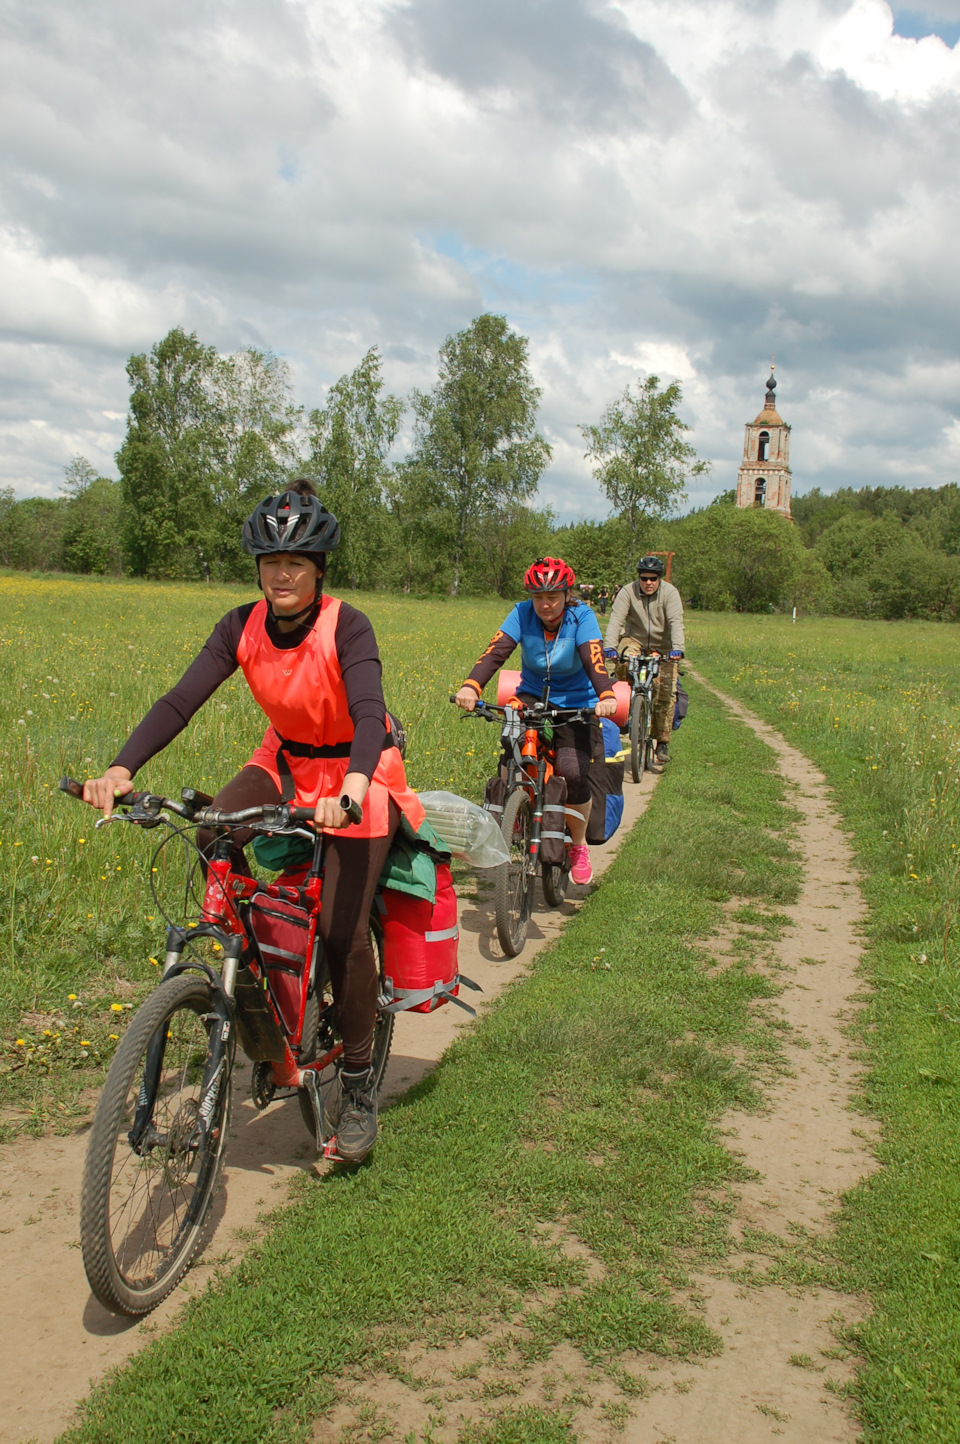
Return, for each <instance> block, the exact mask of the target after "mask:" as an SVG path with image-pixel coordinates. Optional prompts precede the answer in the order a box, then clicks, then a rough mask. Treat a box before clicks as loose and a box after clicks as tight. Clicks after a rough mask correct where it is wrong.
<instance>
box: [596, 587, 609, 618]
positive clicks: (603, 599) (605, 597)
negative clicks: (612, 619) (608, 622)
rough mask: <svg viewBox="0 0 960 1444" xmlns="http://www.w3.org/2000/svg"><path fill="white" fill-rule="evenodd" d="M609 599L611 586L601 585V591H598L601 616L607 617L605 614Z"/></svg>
mask: <svg viewBox="0 0 960 1444" xmlns="http://www.w3.org/2000/svg"><path fill="white" fill-rule="evenodd" d="M609 600H610V589H609V587H601V588H600V590H599V592H597V601H598V602H599V603H600V615H601V617H605V616H606V615H607V603H608V602H609Z"/></svg>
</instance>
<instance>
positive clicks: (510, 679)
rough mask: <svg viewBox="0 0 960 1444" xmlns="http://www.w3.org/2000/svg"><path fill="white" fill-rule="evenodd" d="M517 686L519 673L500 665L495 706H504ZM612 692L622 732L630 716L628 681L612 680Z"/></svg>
mask: <svg viewBox="0 0 960 1444" xmlns="http://www.w3.org/2000/svg"><path fill="white" fill-rule="evenodd" d="M519 686H520V673H519V672H518V671H517V672H514V671H511V670H510V669H509V668H507V667H501V668H500V672H499V675H498V677H497V706H498V707H506V705H507V703H508V702H509V701H510V698H511V697H515V696H516V695H517V688H518V687H519ZM613 692H614V696H615V697H616V699H617V710H616V712H615V713H614V714H613V720H614V722H616V724H617V726H618V727H619V728H620V731H621V732H622V731H623V729H624V727H626V725H627V718H628V717H629V716H630V683H629V682H614V684H613Z"/></svg>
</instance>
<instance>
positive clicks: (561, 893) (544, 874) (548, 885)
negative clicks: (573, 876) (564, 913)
mask: <svg viewBox="0 0 960 1444" xmlns="http://www.w3.org/2000/svg"><path fill="white" fill-rule="evenodd" d="M540 878H541V881H542V883H543V896H544V898H545V899H546V903H547V906H548V907H551V908H558V907H560V906H561V904H562V903H563V902H564V901H565V899H566V896H567V887H568V886H569V883H570V859H569V854H568V856H567V860H566V862H565V863H563V864H561V865H560V866H553V865H551V864H549V863H548V864H541V870H540Z"/></svg>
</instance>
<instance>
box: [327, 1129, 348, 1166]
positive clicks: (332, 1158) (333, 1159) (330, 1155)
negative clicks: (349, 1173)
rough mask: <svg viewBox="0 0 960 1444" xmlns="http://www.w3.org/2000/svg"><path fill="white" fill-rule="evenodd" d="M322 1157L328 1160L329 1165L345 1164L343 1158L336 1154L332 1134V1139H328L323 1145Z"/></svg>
mask: <svg viewBox="0 0 960 1444" xmlns="http://www.w3.org/2000/svg"><path fill="white" fill-rule="evenodd" d="M323 1156H324V1158H325V1159H328V1160H329V1162H330V1163H346V1161H347V1160H346V1159H345V1158H341V1157H340V1154H339V1153H338V1152H337V1135H336V1134H334V1135H333V1137H332V1138H328V1139H327V1141H326V1143H325V1144H324V1145H323Z"/></svg>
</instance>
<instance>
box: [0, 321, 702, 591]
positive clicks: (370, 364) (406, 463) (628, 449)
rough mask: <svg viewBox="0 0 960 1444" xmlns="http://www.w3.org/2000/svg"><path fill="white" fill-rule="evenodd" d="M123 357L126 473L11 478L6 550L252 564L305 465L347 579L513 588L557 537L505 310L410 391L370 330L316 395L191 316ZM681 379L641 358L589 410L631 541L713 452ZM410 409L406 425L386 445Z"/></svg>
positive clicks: (3, 496)
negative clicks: (705, 450)
mask: <svg viewBox="0 0 960 1444" xmlns="http://www.w3.org/2000/svg"><path fill="white" fill-rule="evenodd" d="M127 376H128V379H129V381H130V407H129V414H128V418H127V431H126V436H125V438H124V442H123V445H122V446H121V448H120V450H119V451H118V452H117V456H116V461H117V469H118V471H119V473H120V476H119V480H118V481H111V480H109V479H108V478H105V477H101V476H98V475H97V473H96V471H95V469H94V468H93V467H92V466H91V465H90V463H89V462H88V461H87V460H86V459H85V458H83V457H80V456H78V457H74V459H73V460H72V462H71V463H70V465H69V466H68V467H67V468H66V472H65V482H64V487H63V494H62V495H61V496H60V497H58V498H56V499H54V500H49V499H44V498H36V497H34V498H29V499H27V500H24V501H19V502H18V501H16V500H15V499H14V497H13V493H12V491H9V490H7V491H6V492H0V564H3V565H6V566H13V567H21V568H28V569H39V570H56V569H65V570H67V571H75V572H87V573H99V574H113V575H121V574H124V573H125V574H129V575H133V576H138V577H150V578H157V579H161V578H185V579H192V580H206V581H241V580H247V579H249V577H250V575H251V569H250V563H249V559H248V558H247V557H246V556H245V555H244V553H243V551H242V549H241V546H240V532H241V527H242V523H243V520H244V518H245V517H246V516H247V515H248V514H249V512H250V511H251V510H252V509H253V507H254V506H255V505H256V503H257V502H258V501H260V500H261V499H262V498H263V497H264V496H265V495H269V494H271V493H276V492H278V491H281V490H282V489H283V487H284V486H285V485H286V484H287V482H288V481H289V480H290V479H291V478H292V477H294V476H296V475H299V474H306V475H309V476H311V477H313V478H314V479H315V482H316V485H317V489H318V491H319V493H320V495H321V497H322V498H323V500H324V502H325V503H326V505H327V506H328V507H329V508H330V510H331V511H333V512H334V513H335V514H336V515H337V517H338V518H339V520H340V523H341V526H342V531H343V541H342V543H341V546H340V547H339V549H338V550H337V552H336V553H334V554H333V556H332V557H331V563H330V579H331V583H332V584H333V585H335V586H339V587H340V588H364V589H376V588H386V589H390V590H402V591H406V592H424V593H426V592H440V593H444V592H445V593H448V594H450V595H453V596H456V595H458V594H461V593H464V592H466V593H477V592H490V591H493V592H497V593H499V594H501V595H503V596H510V595H515V594H516V593H517V591H518V590H519V588H520V585H521V582H522V578H523V572H524V570H525V568H526V567H527V566H528V565H529V562H530V559H531V558H532V557H535V556H537V555H541V554H543V553H544V552H546V551H549V550H550V547H551V545H552V544H553V543H552V537H553V535H554V532H555V529H556V528H555V519H554V517H553V515H552V514H551V512H550V510H549V509H546V508H539V509H538V508H537V506H536V493H537V485H538V482H539V479H540V477H541V475H542V473H543V470H544V468H545V467H546V466H547V464H548V462H549V460H550V455H551V451H550V446H549V445H548V443H547V442H546V440H545V439H544V437H543V436H542V435H541V434H540V432H539V431H538V430H537V408H538V404H539V400H540V395H541V393H540V389H539V387H538V386H537V385H536V384H535V382H534V380H533V377H532V375H531V372H530V366H529V360H528V342H527V339H526V338H525V337H524V336H521V335H519V334H518V333H517V332H515V331H513V330H512V329H511V328H510V327H509V326H508V324H507V322H506V320H505V318H504V317H503V316H497V315H493V314H489V313H487V314H484V315H482V316H478V317H477V318H476V319H475V320H474V321H473V322H472V323H471V325H470V326H468V327H467V328H466V329H465V330H463V331H460V332H458V333H456V334H455V335H452V336H448V337H447V339H446V340H445V341H444V343H443V345H442V346H441V348H440V352H439V357H438V364H437V379H436V382H435V384H434V385H433V387H432V388H431V389H430V390H428V391H420V390H414V391H413V393H412V395H411V396H410V397H409V398H407V399H401V398H400V397H397V396H394V395H391V394H389V393H388V392H387V391H386V388H385V385H384V380H383V371H382V362H381V357H380V353H379V350H378V349H377V348H376V347H373V348H371V349H370V350H369V351H367V353H366V355H365V356H363V358H362V359H361V361H360V362H359V364H358V365H357V367H356V368H355V369H354V370H353V371H352V372H350V373H349V374H347V375H344V376H342V377H340V379H339V380H338V381H337V382H336V383H335V384H334V385H333V386H331V388H330V390H329V392H328V394H327V397H326V401H325V404H324V405H323V406H321V407H316V408H314V409H311V410H309V411H307V410H306V409H305V408H304V407H302V406H298V405H297V404H296V403H295V401H294V398H293V392H292V386H291V381H290V374H289V369H288V367H287V365H286V363H285V362H284V361H283V360H281V359H280V358H278V357H276V356H274V355H272V354H270V353H269V352H263V351H258V350H255V349H253V348H246V349H244V350H241V351H238V352H236V353H234V354H233V355H230V356H222V355H219V354H218V353H217V351H216V349H215V348H214V347H211V346H205V345H204V344H202V343H201V341H200V340H199V339H198V337H197V336H196V334H195V333H191V334H188V333H187V332H185V331H184V330H183V329H182V328H179V327H178V328H175V329H174V330H172V331H170V332H169V334H168V335H167V336H165V337H164V338H163V340H161V341H159V342H157V344H156V345H155V346H154V347H153V348H152V349H151V350H150V352H149V353H143V354H140V355H135V356H131V357H130V360H129V362H128V363H127ZM680 399H681V393H680V388H679V386H677V385H676V384H673V385H667V386H665V387H662V388H661V386H660V383H659V379H658V378H657V377H655V376H651V377H646V378H645V379H643V380H642V381H641V382H640V383H639V385H638V387H637V389H636V392H635V393H634V392H633V391H632V390H631V388H629V387H628V388H627V390H626V391H625V392H624V394H623V396H622V397H620V398H618V399H617V400H616V401H614V402H612V403H611V404H610V405H609V406H608V407H607V408H606V409H605V411H604V412H603V414H602V416H601V417H600V419H599V421H598V422H597V423H596V424H590V425H587V424H584V425H583V426H582V427H581V432H582V434H583V436H584V441H585V445H586V454H587V455H588V456H589V457H590V458H591V459H592V461H593V462H594V469H595V474H596V476H597V477H598V480H599V481H600V485H601V487H602V488H603V490H604V491H605V493H606V494H607V496H608V497H609V499H610V501H611V504H612V505H613V507H614V508H615V510H616V512H617V514H618V515H620V516H622V517H623V518H624V521H625V525H626V528H627V535H628V537H629V542H628V551H629V553H630V555H631V556H632V555H633V554H634V553H635V552H636V549H637V546H638V545H639V535H640V530H641V528H642V525H643V524H644V522H645V521H647V520H649V519H650V518H652V517H657V516H661V515H665V514H667V513H668V512H669V510H670V509H671V507H672V506H673V505H674V503H675V501H676V500H677V498H678V497H680V496H682V493H683V486H684V482H685V479H686V476H687V475H688V474H699V473H700V472H702V471H703V470H704V469H705V463H703V462H701V461H698V460H697V458H696V456H695V454H694V452H693V448H692V447H691V446H690V445H689V443H688V442H687V441H686V440H685V438H684V433H685V432H686V430H687V428H686V426H685V424H684V423H683V422H682V421H681V419H680V417H679V414H678V410H677V408H678V406H679V403H680ZM408 413H409V414H410V416H411V419H412V444H411V445H410V447H409V451H408V453H407V455H405V456H403V457H401V458H400V459H395V458H393V459H392V457H393V453H394V452H395V450H396V443H397V439H398V437H399V435H400V431H401V426H402V423H403V420H404V417H405V415H407V414H408Z"/></svg>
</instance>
